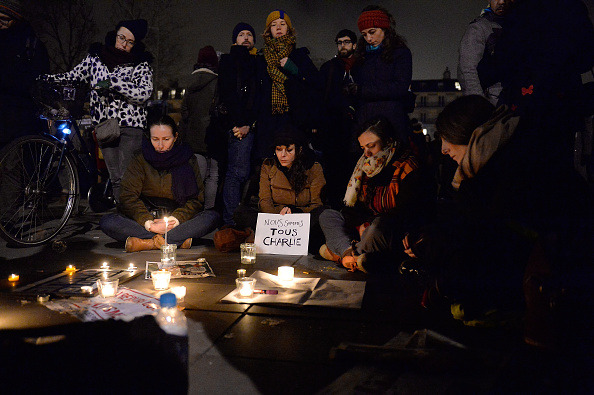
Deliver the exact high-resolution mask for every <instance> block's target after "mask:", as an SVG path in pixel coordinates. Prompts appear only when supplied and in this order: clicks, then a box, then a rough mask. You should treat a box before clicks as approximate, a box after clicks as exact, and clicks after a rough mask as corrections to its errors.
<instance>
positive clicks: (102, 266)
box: [100, 262, 109, 270]
mask: <svg viewBox="0 0 594 395" xmlns="http://www.w3.org/2000/svg"><path fill="white" fill-rule="evenodd" d="M100 269H101V270H109V265H108V264H107V262H103V263H102V264H101V267H100Z"/></svg>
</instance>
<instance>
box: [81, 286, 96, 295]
mask: <svg viewBox="0 0 594 395" xmlns="http://www.w3.org/2000/svg"><path fill="white" fill-rule="evenodd" d="M80 290H81V292H82V293H85V294H92V293H93V287H91V286H89V285H83V286H82V287H80Z"/></svg>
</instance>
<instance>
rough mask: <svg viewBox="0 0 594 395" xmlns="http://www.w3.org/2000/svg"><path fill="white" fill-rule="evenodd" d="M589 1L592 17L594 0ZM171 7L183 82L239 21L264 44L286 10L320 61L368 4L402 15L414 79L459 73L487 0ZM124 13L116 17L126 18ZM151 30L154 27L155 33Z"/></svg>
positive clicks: (104, 20) (220, 0)
mask: <svg viewBox="0 0 594 395" xmlns="http://www.w3.org/2000/svg"><path fill="white" fill-rule="evenodd" d="M95 2H96V3H95V12H96V13H97V22H98V25H99V26H100V30H101V33H100V34H99V36H98V37H97V38H98V39H100V38H101V37H103V35H104V33H105V31H107V30H109V29H110V28H112V26H113V25H114V24H115V22H117V21H115V20H114V21H110V20H108V18H113V17H114V13H113V9H112V10H108V9H106V8H105V7H109V6H108V4H109V2H107V1H104V0H95ZM585 3H586V4H587V5H588V7H589V9H590V15H591V16H592V13H593V10H594V0H587V1H585ZM174 4H175V5H174V7H172V8H170V9H169V10H168V14H169V15H170V16H171V17H172V18H173V20H174V21H175V23H176V25H177V26H178V27H177V28H176V30H175V31H174V33H173V34H172V36H173V37H172V38H173V40H172V41H173V42H174V43H175V44H174V45H179V46H180V48H179V49H180V54H181V57H180V58H179V75H178V76H176V77H177V78H178V79H179V80H180V82H181V84H182V86H183V84H184V80H185V77H187V76H188V75H189V74H190V72H191V71H192V66H193V64H194V63H195V61H196V57H197V55H198V50H199V49H200V48H201V47H203V46H205V45H209V44H210V45H212V46H213V47H215V49H216V50H217V51H221V52H228V51H229V46H230V45H231V32H232V29H233V27H234V26H235V24H236V23H237V22H240V21H243V22H247V23H250V24H251V25H252V26H254V28H255V30H256V34H257V35H258V37H257V41H256V46H257V47H258V48H261V47H262V45H263V40H262V38H261V36H259V35H260V34H261V33H262V32H263V31H264V27H265V21H266V17H267V15H268V13H269V12H270V11H272V10H274V9H277V8H281V9H284V10H285V11H286V12H287V14H288V15H289V17H290V18H291V20H292V23H293V27H295V29H296V30H297V45H298V46H305V47H307V48H309V50H310V51H311V54H310V56H311V58H312V60H314V62H315V63H316V64H317V65H318V66H319V65H320V64H321V63H323V61H325V60H328V59H330V58H331V57H332V56H334V55H335V53H336V46H335V45H334V37H335V35H336V33H337V32H338V31H339V30H341V29H343V28H348V29H351V30H353V31H355V32H357V33H358V31H357V24H356V23H357V18H358V16H359V14H360V12H361V10H362V9H363V8H364V7H365V6H366V5H368V4H378V5H382V6H384V7H385V8H387V9H388V10H389V11H390V12H391V13H392V15H394V17H395V19H396V30H397V32H398V33H399V34H401V35H402V36H404V37H405V38H406V39H407V41H408V45H409V47H410V49H411V51H412V53H413V79H437V78H441V76H442V73H443V71H444V70H445V68H446V66H447V67H449V68H450V70H451V72H452V76H453V77H455V75H456V66H457V57H458V44H459V41H460V38H461V37H462V35H463V33H464V30H465V29H466V26H467V25H468V23H469V22H470V21H472V20H473V19H474V18H475V17H477V16H478V15H479V14H480V11H481V9H482V8H484V7H485V6H486V5H487V1H486V0H400V1H394V0H392V1H375V2H370V1H368V0H366V1H356V0H350V1H339V0H326V1H322V0H310V1H307V0H299V1H279V0H277V1H267V0H256V1H253V0H245V1H236V0H209V1H205V0H199V1H196V0H175V1H174ZM123 17H124V15H122V16H120V17H118V16H116V18H118V19H121V18H123ZM149 34H150V32H149Z"/></svg>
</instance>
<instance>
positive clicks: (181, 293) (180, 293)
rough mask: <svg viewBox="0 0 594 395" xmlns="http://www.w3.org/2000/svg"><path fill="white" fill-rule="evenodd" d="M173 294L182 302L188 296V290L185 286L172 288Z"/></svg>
mask: <svg viewBox="0 0 594 395" xmlns="http://www.w3.org/2000/svg"><path fill="white" fill-rule="evenodd" d="M171 292H173V293H174V294H175V296H176V297H177V300H182V299H183V298H184V297H185V296H186V292H187V289H186V287H184V286H183V285H181V286H179V287H173V288H171Z"/></svg>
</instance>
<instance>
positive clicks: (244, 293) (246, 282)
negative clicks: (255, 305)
mask: <svg viewBox="0 0 594 395" xmlns="http://www.w3.org/2000/svg"><path fill="white" fill-rule="evenodd" d="M235 284H236V285H237V289H238V290H239V296H241V297H243V298H251V297H252V295H253V294H254V289H256V279H255V278H252V277H241V278H237V279H235Z"/></svg>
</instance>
